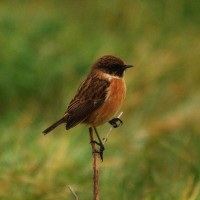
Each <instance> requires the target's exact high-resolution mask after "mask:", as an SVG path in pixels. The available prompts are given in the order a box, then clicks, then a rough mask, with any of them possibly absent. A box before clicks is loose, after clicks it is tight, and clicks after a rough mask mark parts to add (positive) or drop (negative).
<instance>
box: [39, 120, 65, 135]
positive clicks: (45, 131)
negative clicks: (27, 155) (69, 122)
mask: <svg viewBox="0 0 200 200" xmlns="http://www.w3.org/2000/svg"><path fill="white" fill-rule="evenodd" d="M65 121H66V119H65V116H64V117H62V118H61V119H59V120H58V121H57V122H55V123H54V124H52V125H51V126H49V127H48V128H47V129H45V130H44V131H43V132H42V133H44V135H46V134H47V133H49V132H50V131H52V130H53V129H54V128H56V127H57V126H59V125H60V124H62V123H64V122H65Z"/></svg>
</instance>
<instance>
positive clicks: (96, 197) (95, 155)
mask: <svg viewBox="0 0 200 200" xmlns="http://www.w3.org/2000/svg"><path fill="white" fill-rule="evenodd" d="M89 133H90V143H91V147H92V152H93V173H94V174H93V199H94V200H99V162H98V159H99V158H98V154H99V153H98V152H97V151H96V148H95V143H94V132H93V128H92V127H90V128H89Z"/></svg>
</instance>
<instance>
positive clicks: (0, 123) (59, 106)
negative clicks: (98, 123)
mask: <svg viewBox="0 0 200 200" xmlns="http://www.w3.org/2000/svg"><path fill="white" fill-rule="evenodd" d="M199 9H200V3H199V2H198V1H189V0H177V1H171V0H168V1H164V0H160V1H154V2H149V1H146V0H138V1H131V0H127V1H126V3H125V2H123V1H119V0H116V1H105V0H103V1H94V2H92V1H79V0H78V1H73V2H71V1H62V0H60V1H45V0H44V1H25V0H24V1H1V2H0V46H1V48H0V66H1V67H0V99H1V107H0V112H1V119H0V130H1V140H0V155H1V156H0V171H1V173H0V183H1V188H0V199H16V200H17V199H20V200H21V199H36V198H37V199H48V200H49V199H73V196H72V195H71V193H70V191H69V190H68V189H67V185H68V184H70V185H71V186H72V187H73V188H74V190H75V191H76V192H77V194H78V196H79V197H80V199H91V198H92V191H91V190H92V170H91V168H92V166H91V152H90V151H91V150H90V146H89V136H88V130H87V128H86V127H84V126H78V127H76V128H74V129H72V130H70V131H69V133H67V134H63V133H64V132H65V130H64V128H63V127H60V128H58V129H57V130H55V133H54V134H50V135H48V136H46V137H44V136H43V135H42V134H41V131H42V130H43V129H44V128H45V127H46V126H47V125H49V124H50V123H51V122H53V121H54V120H56V119H57V118H59V117H60V116H61V115H62V113H63V112H64V110H65V109H66V106H67V104H68V103H69V101H70V99H71V98H72V96H73V94H74V90H75V89H76V88H77V85H78V84H79V82H80V81H81V80H82V79H83V77H84V76H85V75H86V74H87V72H88V71H89V67H90V65H91V63H92V62H93V61H94V60H95V59H96V58H98V57H99V56H101V55H104V54H114V55H117V56H119V57H121V58H123V59H124V60H125V61H126V62H128V63H131V64H134V65H135V68H134V69H132V71H129V73H127V74H126V82H127V87H128V92H127V98H126V101H125V104H124V106H123V109H122V110H123V111H124V116H123V120H124V126H123V127H121V128H120V129H117V130H114V131H113V133H112V135H111V137H110V139H109V141H108V143H107V145H106V151H105V161H104V162H103V163H102V164H101V171H100V191H101V198H102V199H175V200H177V199H181V200H197V199H200V180H199V175H200V162H199V157H200V145H199V143H200V125H199V119H200V109H199V102H200V68H199V64H200V59H199V52H200V39H199V31H200V29H199V22H200V20H199V19H200V14H199ZM108 128H109V126H108V125H105V126H103V127H101V128H100V131H101V132H102V134H103V133H105V132H106V131H107V130H108Z"/></svg>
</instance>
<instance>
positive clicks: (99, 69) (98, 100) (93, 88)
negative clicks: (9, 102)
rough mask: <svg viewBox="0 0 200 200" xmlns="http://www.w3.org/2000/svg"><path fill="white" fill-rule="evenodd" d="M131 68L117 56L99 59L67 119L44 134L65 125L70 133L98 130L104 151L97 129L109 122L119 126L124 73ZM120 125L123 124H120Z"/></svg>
mask: <svg viewBox="0 0 200 200" xmlns="http://www.w3.org/2000/svg"><path fill="white" fill-rule="evenodd" d="M130 67H133V66H132V65H127V64H125V63H124V62H123V61H122V60H121V59H120V58H117V57H115V56H111V55H106V56H103V57H101V58H99V59H98V60H97V61H96V62H95V63H94V64H93V66H92V69H91V71H90V73H89V75H88V76H87V77H86V79H85V80H84V81H83V82H82V84H81V85H80V87H79V88H78V90H77V92H76V95H75V96H74V98H73V99H72V100H71V102H70V104H69V106H68V108H67V111H66V112H65V114H64V116H63V117H62V118H61V119H59V120H58V121H56V122H55V123H54V124H52V125H51V126H49V127H48V128H47V129H45V130H44V131H43V133H44V134H47V133H49V132H50V131H52V130H53V129H54V128H56V127H57V126H59V125H60V124H62V123H65V124H66V129H67V130H68V129H70V128H73V127H75V126H76V125H78V124H80V123H84V124H87V125H89V126H90V127H92V128H93V129H94V130H95V133H96V134H97V137H98V139H99V143H100V147H101V150H103V149H104V147H103V144H102V142H101V139H100V137H99V135H98V133H97V130H96V127H97V126H99V125H102V124H104V123H105V122H109V123H110V124H111V125H113V127H116V126H117V124H116V122H117V121H119V119H117V118H114V119H112V117H113V116H115V114H116V113H117V112H118V111H119V109H120V107H121V105H122V103H123V101H124V98H125V95H126V84H125V81H124V71H125V70H126V69H127V68H130ZM111 119H112V120H111ZM120 122H121V123H122V121H121V120H120Z"/></svg>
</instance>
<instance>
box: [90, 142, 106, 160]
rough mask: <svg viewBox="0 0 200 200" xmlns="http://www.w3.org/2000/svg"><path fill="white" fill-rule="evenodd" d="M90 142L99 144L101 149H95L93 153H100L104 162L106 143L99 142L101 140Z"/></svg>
mask: <svg viewBox="0 0 200 200" xmlns="http://www.w3.org/2000/svg"><path fill="white" fill-rule="evenodd" d="M90 143H95V144H96V145H98V146H99V150H97V149H94V151H93V153H98V154H99V156H100V158H101V160H102V162H103V152H104V150H105V147H104V145H103V144H102V143H99V142H97V141H95V140H94V141H91V142H90Z"/></svg>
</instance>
